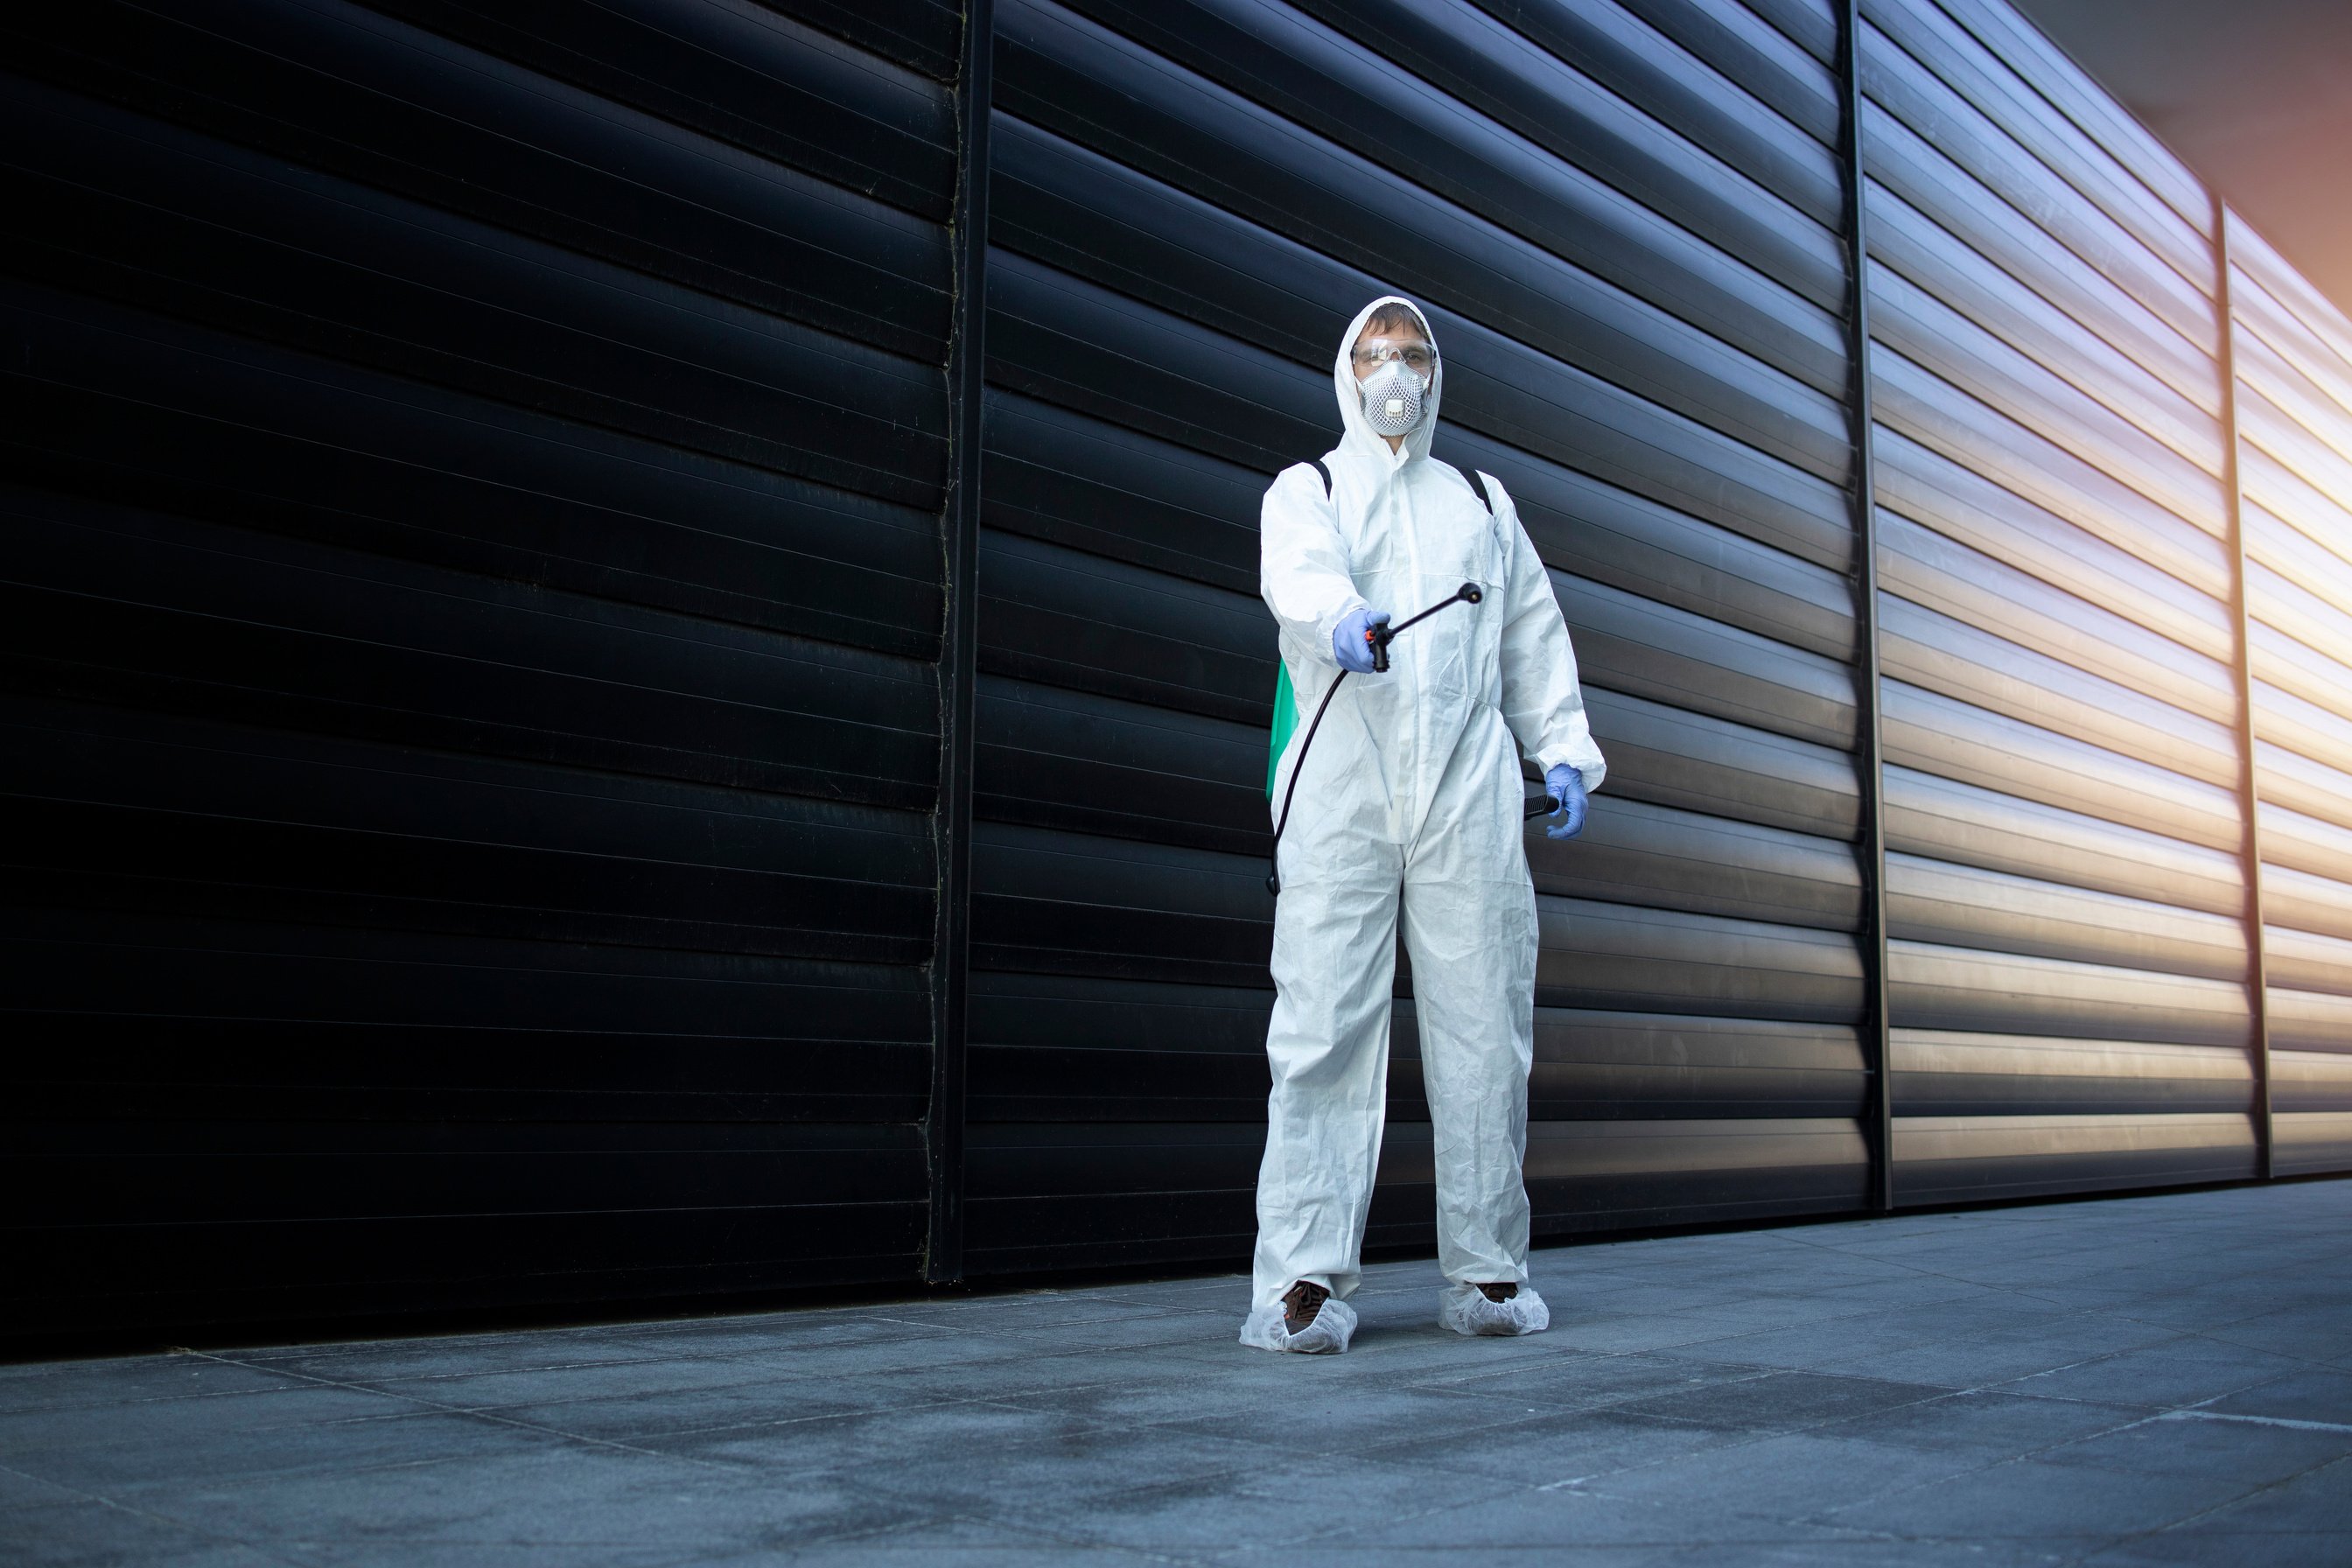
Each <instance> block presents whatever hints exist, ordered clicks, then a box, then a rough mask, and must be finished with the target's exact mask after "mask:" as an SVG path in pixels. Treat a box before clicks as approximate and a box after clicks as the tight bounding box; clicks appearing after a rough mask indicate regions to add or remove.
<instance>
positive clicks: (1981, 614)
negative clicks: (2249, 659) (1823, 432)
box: [1878, 509, 2237, 724]
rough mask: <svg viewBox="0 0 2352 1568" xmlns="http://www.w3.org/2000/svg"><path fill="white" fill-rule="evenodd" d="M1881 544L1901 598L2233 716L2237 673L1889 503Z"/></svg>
mask: <svg viewBox="0 0 2352 1568" xmlns="http://www.w3.org/2000/svg"><path fill="white" fill-rule="evenodd" d="M1878 546H1879V550H1878V580H1879V584H1880V586H1881V587H1882V588H1883V589H1884V590H1885V591H1886V592H1888V593H1889V594H1890V595H1899V596H1900V598H1901V600H1903V601H1904V602H1906V603H1908V604H1911V605H1923V606H1925V607H1926V608H1927V609H1930V610H1933V611H1936V612H1937V613H1938V614H1940V615H1943V616H1950V617H1952V618H1953V619H1955V620H1957V621H1961V622H1965V623H1967V624H1968V625H1969V626H1975V627H1979V628H1980V629H1981V630H1983V631H1986V632H1989V633H1991V634H1992V635H1994V636H1996V637H2001V638H2003V639H2005V640H2006V641H2007V642H2009V643H2012V644H2022V645H2023V646H2025V647H2030V648H2032V649H2033V650H2035V651H2036V652H2039V653H2042V654H2045V655H2048V656H2050V657H2051V658H2056V659H2059V660H2061V661H2063V663H2065V664H2066V665H2068V666H2070V667H2071V668H2074V669H2077V670H2081V671H2084V672H2085V673H2088V674H2091V675H2095V676H2097V677H2098V678H2100V679H2103V680H2111V681H2115V682H2117V683H2119V684H2121V685H2123V686H2126V687H2129V688H2131V689H2134V690H2136V691H2137V692H2140V693H2141V694H2143V695H2145V696H2147V697H2152V698H2156V699H2158V700H2161V701H2163V702H2166V703H2170V704H2174V705H2176V706H2178V707H2179V708H2185V709H2188V710H2190V711H2191V712H2194V713H2197V714H2199V715H2200V716H2201V717H2203V718H2206V719H2209V720H2212V721H2217V722H2220V723H2223V724H2229V723H2232V722H2234V721H2235V719H2236V713H2237V703H2236V700H2235V684H2234V680H2233V679H2232V676H2231V670H2230V668H2229V667H2228V666H2227V665H2226V664H2224V663H2222V662H2221V661H2220V660H2218V659H2212V658H2207V657H2205V656H2204V655H2203V654H2202V653H2201V652H2198V651H2194V650H2192V649H2190V648H2188V647H2182V646H2181V644H2179V643H2178V642H2175V641H2174V640H2173V639H2172V638H2171V637H2167V636H2165V635H2163V634H2162V633H2160V632H2156V631H2151V630H2149V629H2148V628H2147V627H2146V626H2141V625H2140V624H2139V623H2137V622H2136V621H2133V620H2131V619H2129V618H2127V617H2126V616H2119V615H2117V614H2116V613H2115V612H2114V611H2113V610H2110V609H2108V608H2106V607H2105V605H2101V604H2097V603H2094V602H2091V601H2088V600H2085V599H2084V598H2082V597H2080V596H2078V595H2074V594H2071V593H2068V592H2066V591H2064V590H2063V589H2061V588H2058V587H2054V586H2053V585H2052V584H2047V583H2045V582H2043V581H2042V580H2041V579H2040V578H2038V577H2036V576H2034V575H2033V574H2032V573H2029V572H2023V571H2020V570H2019V569H2017V568H2016V567H2014V566H2011V565H2008V564H2007V563H2003V562H2001V561H1999V560H1996V559H1994V558H1993V557H1991V556H1989V555H1986V554H1983V553H1981V552H1979V551H1976V550H1973V549H1970V548H1969V546H1968V545H1966V544H1963V543H1961V542H1959V541H1958V540H1955V539H1948V538H1947V537H1945V536H1944V535H1943V534H1941V533H1938V532H1937V531H1934V530H1932V529H1927V528H1923V527H1921V526H1920V525H1919V524H1917V523H1916V522H1913V521H1911V520H1910V519H1908V518H1906V517H1903V516H1900V515H1899V514H1897V513H1895V512H1890V511H1886V510H1883V509H1882V510H1880V512H1879V514H1878Z"/></svg>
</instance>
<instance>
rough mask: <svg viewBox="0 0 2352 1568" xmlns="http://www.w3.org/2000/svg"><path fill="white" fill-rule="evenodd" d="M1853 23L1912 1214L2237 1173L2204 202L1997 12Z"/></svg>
mask: <svg viewBox="0 0 2352 1568" xmlns="http://www.w3.org/2000/svg"><path fill="white" fill-rule="evenodd" d="M1863 10H1864V16H1865V17H1866V18H1867V21H1868V24H1869V25H1868V26H1866V27H1865V29H1864V39H1863V47H1862V70H1863V86H1864V91H1865V93H1866V95H1867V97H1868V99H1869V100H1870V101H1871V104H1872V106H1873V107H1872V110H1871V113H1872V119H1871V120H1870V121H1869V123H1868V124H1867V125H1866V126H1865V130H1864V146H1865V150H1866V157H1867V158H1868V160H1869V168H1870V172H1871V173H1872V174H1873V175H1874V177H1875V179H1874V184H1872V186H1871V187H1870V199H1871V204H1872V205H1871V209H1870V225H1871V227H1870V232H1871V236H1872V241H1873V246H1872V257H1871V261H1872V266H1871V271H1870V286H1871V292H1872V303H1873V314H1872V329H1873V336H1874V343H1875V345H1876V346H1875V348H1874V353H1873V356H1872V368H1873V371H1874V384H1873V392H1874V399H1875V405H1876V408H1877V411H1878V417H1879V418H1880V419H1881V420H1882V421H1884V422H1885V425H1886V426H1888V437H1887V440H1886V443H1885V448H1884V453H1883V457H1884V461H1883V463H1882V467H1881V476H1882V477H1881V481H1880V487H1879V492H1878V499H1879V501H1880V504H1881V505H1882V506H1884V507H1885V508H1886V509H1887V512H1888V514H1889V515H1888V516H1887V518H1886V521H1885V531H1884V536H1883V537H1884V540H1885V542H1884V543H1883V544H1882V547H1881V573H1882V580H1883V582H1884V583H1885V589H1886V592H1887V598H1886V600H1885V616H1884V620H1885V668H1886V672H1887V676H1888V678H1889V679H1888V689H1887V694H1886V710H1885V711H1886V724H1887V731H1886V733H1887V740H1886V747H1887V760H1888V762H1889V763H1891V764H1899V765H1896V766H1892V767H1890V770H1889V777H1888V784H1887V789H1888V805H1889V813H1890V816H1889V837H1890V847H1891V848H1894V849H1895V850H1897V851H1899V852H1897V853H1895V854H1892V855H1890V857H1889V859H1888V865H1887V883H1888V897H1889V908H1888V919H1889V930H1890V932H1891V934H1892V935H1893V936H1895V938H1896V939H1897V940H1896V941H1895V942H1894V944H1893V946H1892V948H1891V951H1890V953H1889V964H1890V982H1891V984H1892V986H1893V992H1894V995H1893V1004H1892V1005H1893V1016H1894V1021H1895V1025H1896V1026H1897V1027H1896V1031H1895V1038H1894V1042H1893V1063H1892V1066H1893V1069H1894V1076H1893V1092H1894V1100H1895V1105H1894V1109H1895V1116H1896V1121H1895V1159H1896V1168H1895V1189H1896V1196H1897V1201H1899V1202H1904V1203H1945V1202H1952V1201H1957V1200H1961V1199H1966V1198H1971V1197H1991V1196H2013V1195H2019V1194H2025V1193H2032V1192H2049V1191H2060V1190H2067V1189H2070V1188H2079V1187H2091V1186H2098V1185H2138V1184H2158V1183H2163V1182H2179V1181H2210V1180H2215V1179H2219V1178H2221V1177H2226V1176H2231V1175H2239V1174H2245V1173H2249V1171H2250V1170H2251V1169H2252V1157H2253V1154H2254V1152H2255V1148H2256V1139H2255V1137H2254V1134H2253V1132H2252V1131H2251V1128H2252V1123H2250V1121H2248V1117H2247V1112H2248V1111H2249V1110H2251V1109H2254V1108H2255V1107H2254V1103H2253V1096H2252V1090H2253V1087H2254V1084H2255V1068H2254V1064H2253V1062H2252V1059H2251V1058H2250V1056H2249V1051H2250V1048H2251V1045H2250V1042H2251V1033H2250V1023H2249V1011H2248V1001H2247V997H2248V994H2247V991H2246V979H2247V976H2248V974H2249V973H2250V959H2249V950H2248V943H2247V931H2246V928H2245V925H2244V921H2243V907H2244V892H2243V887H2244V884H2243V879H2242V874H2241V868H2240V866H2239V864H2238V862H2237V859H2236V852H2237V850H2238V848H2239V843H2240V836H2241V829H2240V826H2239V818H2240V813H2239V810H2238V806H2237V800H2236V792H2235V785H2236V783H2237V780H2238V775H2239V768H2240V763H2239V760H2238V757H2239V746H2238V742H2237V737H2236V734H2235V731H2234V729H2233V726H2234V724H2235V721H2236V718H2237V699H2236V689H2235V684H2234V682H2235V674H2234V670H2233V667H2232V665H2231V662H2230V661H2231V658H2233V657H2234V653H2235V645H2236V637H2235V635H2234V626H2233V625H2232V618H2231V609H2230V605H2229V601H2228V593H2229V584H2230V581H2231V571H2232V570H2233V567H2232V564H2231V561H2232V558H2231V555H2230V554H2229V552H2228V551H2227V548H2226V545H2225V543H2224V538H2225V536H2226V534H2227V521H2228V515H2229V512H2228V492H2227V490H2226V489H2225V484H2224V477H2225V475H2226V473H2227V471H2228V470H2227V468H2226V464H2225V458H2226V455H2227V454H2226V451H2225V447H2224V442H2223V439H2222V427H2221V423H2220V420H2219V418H2218V415H2219V414H2220V412H2221V406H2222V404H2221V377H2222V373H2221V369H2220V366H2219V364H2218V362H2217V355H2218V353H2219V352H2220V350H2221V322H2220V321H2219V320H2218V315H2217V312H2216V310H2215V309H2214V306H2213V302H2212V298H2211V296H2212V293H2213V290H2214V287H2215V282H2216V273H2215V268H2214V264H2213V250H2212V245H2211V239H2210V236H2209V235H2208V233H2206V232H2205V231H2206V228H2208V227H2210V224H2200V222H2199V221H2198V220H2197V219H2196V218H2195V217H2194V216H2192V215H2191V214H2189V213H2186V212H2184V211H2182V210H2181V208H2180V207H2179V205H2178V202H2177V198H2178V197H2179V189H2178V188H2177V187H2178V184H2179V182H2178V181H2177V179H2176V178H2175V177H2174V173H2173V171H2172V170H2171V169H2170V168H2169V167H2168V166H2167V165H2166V164H2165V163H2164V162H2163V161H2162V160H2160V159H2157V160H2153V161H2151V159H2150V157H2149V155H2148V149H2147V147H2145V146H2142V145H2139V144H2138V143H2137V142H2134V141H2132V140H2131V139H2130V138H2127V137H2126V138H2124V139H2123V140H2122V141H2121V142H2117V141H2116V139H2115V138H2114V137H2113V136H2112V135H2102V134H2101V131H2100V129H2098V128H2103V127H2105V128H2107V129H2109V130H2111V129H2112V128H2111V127H2107V121H2106V120H2105V118H2104V116H2105V105H2104V101H2103V100H2099V95H2098V94H2097V93H2096V90H2095V89H2093V88H2091V87H2090V86H2089V84H2088V83H2087V81H2085V80H2084V79H2081V78H2079V76H2078V75H2074V74H2071V73H2070V72H2069V71H2067V70H2065V69H2063V68H2060V67H2058V66H2056V65H2053V62H2052V61H2051V60H2049V59H2047V58H2040V57H2038V56H2037V57H2036V58H2034V59H2033V60H2032V61H2031V62H2027V61H2021V60H2020V59H2018V58H2012V57H2013V55H2014V52H2015V51H2014V50H2011V49H2005V48H2003V47H1999V46H1998V45H1994V46H1990V47H1989V45H1988V42H1987V31H1986V30H1987V29H1990V30H1991V33H1992V36H1995V37H2008V36H2010V35H2009V25H2008V23H2007V22H2006V21H2001V22H2000V23H1999V24H1998V25H1996V23H1995V22H1994V21H1993V20H1990V18H1995V17H1996V16H1998V17H2001V18H2005V17H2006V13H2005V12H1997V11H1996V9H1995V8H1994V7H1992V6H1984V7H1954V6H1942V7H1939V6H1937V5H1926V4H1911V3H1906V0H1864V5H1863ZM2095 100H2098V101H2095ZM2086 128H2090V129H2086ZM2118 147H2120V148H2121V151H2120V153H2119V152H2118ZM2192 188H2193V187H2192ZM2209 1110H2228V1111H2229V1112H2231V1114H2229V1115H2225V1116H2213V1115H2200V1114H2194V1113H2198V1112H2205V1111H2209Z"/></svg>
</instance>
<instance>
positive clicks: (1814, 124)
mask: <svg viewBox="0 0 2352 1568" xmlns="http://www.w3.org/2000/svg"><path fill="white" fill-rule="evenodd" d="M1480 3H1481V4H1482V5H1485V7H1486V9H1489V10H1496V9H1500V8H1502V5H1503V4H1507V0H1499V3H1498V4H1491V5H1490V4H1487V3H1486V0H1480ZM1622 3H1623V5H1624V7H1625V9H1626V10H1628V11H1630V12H1632V13H1633V15H1634V16H1639V17H1640V18H1642V20H1643V21H1645V22H1647V23H1648V24H1649V25H1650V26H1653V27H1655V28H1656V29H1657V30H1658V31H1659V32H1661V33H1663V34H1664V35H1665V36H1666V37H1670V38H1672V39H1674V40H1675V42H1676V43H1678V44H1680V45H1681V46H1682V47H1685V48H1686V49H1688V50H1690V52H1691V53H1693V54H1694V55H1696V56H1697V57H1698V58H1701V59H1703V60H1705V61H1706V62H1707V63H1708V64H1709V65H1711V66H1713V67H1714V68H1716V69H1717V71H1719V72H1720V73H1722V75H1723V76H1724V77H1725V78H1726V79H1729V80H1731V81H1736V82H1738V83H1739V84H1740V86H1741V87H1742V88H1743V89H1746V90H1748V91H1749V92H1752V93H1754V94H1756V96H1757V97H1759V98H1760V99H1762V100H1764V101H1765V102H1767V103H1769V104H1770V105H1771V106H1772V108H1773V109H1775V110H1778V111H1779V112H1780V114H1782V115H1784V116H1786V117H1787V118H1788V119H1789V120H1790V121H1791V122H1793V123H1795V124H1798V125H1801V126H1802V127H1804V128H1805V129H1806V130H1807V131H1809V132H1811V133H1812V135H1813V138H1814V140H1816V141H1818V142H1821V143H1822V145H1823V146H1831V145H1834V144H1835V142H1837V134H1838V112H1839V110H1838V104H1839V101H1840V96H1839V90H1838V85H1837V79H1836V77H1835V76H1834V75H1833V74H1832V69H1831V64H1830V61H1831V57H1832V54H1833V53H1834V52H1835V47H1834V46H1835V39H1834V35H1832V47H1830V48H1829V49H1813V48H1809V47H1802V46H1801V45H1799V44H1798V43H1796V42H1795V41H1793V40H1792V39H1791V38H1790V37H1789V35H1788V34H1787V33H1785V32H1783V31H1781V30H1780V28H1777V27H1775V26H1772V25H1771V24H1770V23H1769V22H1767V21H1765V20H1764V18H1763V17H1762V16H1759V15H1757V8H1755V7H1750V6H1748V5H1740V4H1738V3H1736V0H1735V3H1732V4H1719V3H1718V4H1710V3H1709V0H1622ZM1520 9H1521V7H1519V6H1517V5H1510V6H1509V9H1508V16H1509V17H1510V19H1511V20H1513V21H1515V22H1516V21H1517V12H1518V11H1519V10H1520ZM1518 25H1520V26H1530V24H1528V23H1519V24H1518ZM1537 36H1538V37H1541V36H1542V35H1541V34H1538V35H1537Z"/></svg>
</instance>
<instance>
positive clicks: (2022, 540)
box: [1874, 425, 2251, 660]
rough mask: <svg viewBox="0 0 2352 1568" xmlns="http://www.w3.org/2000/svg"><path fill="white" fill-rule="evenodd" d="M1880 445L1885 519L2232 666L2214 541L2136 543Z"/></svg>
mask: <svg viewBox="0 0 2352 1568" xmlns="http://www.w3.org/2000/svg"><path fill="white" fill-rule="evenodd" d="M1876 436H1877V439H1876V441H1875V443H1874V445H1875V448H1876V451H1877V460H1876V462H1875V464H1874V468H1875V469H1876V471H1877V475H1878V502H1879V507H1880V510H1881V511H1882V512H1885V511H1886V510H1890V509H1891V510H1893V511H1895V512H1898V513H1900V514H1902V515H1904V516H1906V517H1909V518H1912V519H1914V520H1915V521H1919V522H1922V523H1924V524H1926V525H1927V527H1929V528H1931V529H1933V530H1934V531H1937V532H1938V533H1941V534H1943V535H1945V536H1946V537H1947V538H1950V539H1955V540H1958V541H1959V542H1962V543H1964V544H1966V545H1968V546H1969V547H1970V548H1971V549H1975V550H1979V551H1982V552H1984V553H1986V554H1988V555H1990V556H1992V557H1993V558H1994V559H1995V560H1998V561H2001V562H2005V563H2008V564H2010V565H2011V566H2014V567H2016V568H2018V569H2019V570H2020V571H2022V572H2026V573H2030V574H2032V575H2033V576H2036V577H2039V578H2040V579H2041V580H2042V581H2043V582H2045V583H2048V584H2053V586H2055V587H2059V588H2063V589H2065V590H2066V591H2067V592H2068V593H2070V594H2073V595H2075V596H2076V597H2078V598H2082V599H2086V600H2088V601H2090V602H2091V603H2092V604H2095V605H2104V606H2105V607H2106V608H2108V609H2110V610H2113V611H2115V612H2116V614H2118V615H2122V616H2128V617H2129V618H2131V619H2132V620H2135V621H2137V622H2138V623H2139V624H2140V625H2141V626H2146V627H2147V628H2148V629H2149V630H2151V631H2155V632H2159V633H2161V634H2162V635H2164V636H2165V637H2169V638H2170V639H2172V640H2173V641H2175V642H2179V643H2181V644H2183V645H2185V646H2187V647H2193V648H2195V649H2196V650H2197V651H2198V652H2200V653H2201V654H2204V655H2206V656H2207V657H2208V658H2215V659H2225V660H2226V659H2231V658H2234V657H2235V654H2234V652H2233V651H2232V650H2233V649H2234V648H2235V647H2236V646H2237V645H2236V640H2235V639H2236V637H2237V632H2236V623H2235V622H2234V620H2233V619H2232V618H2231V615H2230V612H2229V608H2228V603H2227V601H2228V596H2229V590H2230V581H2231V576H2230V574H2231V565H2230V563H2229V561H2228V560H2227V559H2226V558H2225V557H2226V552H2224V551H2222V550H2221V547H2220V544H2219V542H2217V541H2214V540H2210V539H2208V538H2206V537H2205V536H2204V535H2202V534H2200V533H2197V532H2195V531H2190V530H2186V529H2184V530H2181V531H2179V536H2177V537H2167V536H2163V535H2154V536H2149V535H2138V536H2135V535H2133V534H2131V533H2129V532H2128V531H2126V530H2125V529H2123V528H2121V527H2119V526H2117V521H2116V520H2114V519H2104V520H2102V521H2100V523H2099V525H2098V527H2097V528H2095V529H2092V528H2085V527H2083V526H2081V525H2079V524H2077V523H2074V522H2070V521H2067V520H2066V519H2064V518H2061V517H2058V516H2056V515H2054V514H2053V513H2052V512H2050V511H2047V510H2043V509H2042V508H2041V507H2039V506H2036V505H2034V504H2033V503H2032V501H2030V500H2026V499H2025V498H2024V497H2022V496H2020V495H2017V494H2014V493H2012V492H2011V491H2009V490H2006V489H2002V488H2001V487H2000V485H1999V484H1997V483H1995V482H1994V481H1993V480H1991V479H1988V478H1986V477H1985V476H1983V475H1981V474H1978V473H1975V472H1973V471H1971V470H1970V469H1969V468H1968V467H1967V466H1966V465H1965V464H1963V463H1960V462H1958V461H1956V460H1954V459H1953V458H1948V457H1946V456H1944V455H1943V454H1942V453H1940V452H1937V451H1934V450H1931V449H1930V448H1928V447H1923V446H1921V445H1919V444H1918V443H1917V442H1916V441H1912V440H1909V439H1907V438H1906V437H1904V436H1903V435H1902V433H1901V432H1899V431H1895V430H1891V429H1889V428H1887V427H1886V426H1883V425H1882V426H1878V428H1877V432H1876ZM2250 515H2251V514H2250Z"/></svg>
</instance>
